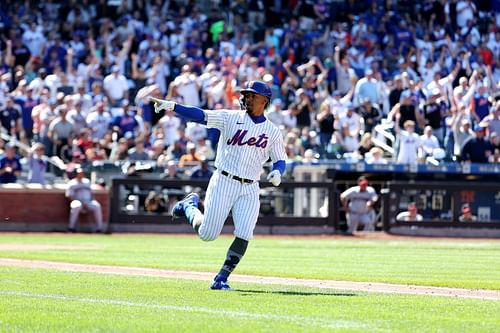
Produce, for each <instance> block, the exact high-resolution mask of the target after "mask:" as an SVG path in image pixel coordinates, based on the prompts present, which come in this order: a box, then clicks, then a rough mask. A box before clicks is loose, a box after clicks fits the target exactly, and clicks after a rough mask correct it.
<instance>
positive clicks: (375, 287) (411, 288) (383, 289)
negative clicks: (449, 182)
mask: <svg viewBox="0 0 500 333" xmlns="http://www.w3.org/2000/svg"><path fill="white" fill-rule="evenodd" d="M0 266H15V267H22V268H42V269H54V270H61V271H72V272H84V273H104V274H118V275H130V276H152V277H163V278H175V279H189V280H211V279H212V277H213V274H212V273H207V272H193V271H175V270H165V269H154V268H143V267H120V266H102V265H85V264H74V263H63V262H51V261H42V260H20V259H6V258H0ZM231 280H232V281H236V282H245V283H253V284H255V283H258V284H274V285H284V286H285V285H287V286H302V287H311V288H324V289H337V290H354V291H366V292H377V293H394V294H415V295H429V296H446V297H463V298H477V299H484V300H500V291H495V290H472V289H460V288H442V287H432V286H415V285H398V284H389V283H375V282H370V283H367V282H352V281H332V280H314V279H289V278H279V277H262V276H251V275H241V274H233V275H232V277H231Z"/></svg>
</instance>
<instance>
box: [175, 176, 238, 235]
mask: <svg viewBox="0 0 500 333" xmlns="http://www.w3.org/2000/svg"><path fill="white" fill-rule="evenodd" d="M238 185H240V184H239V183H238V182H237V181H235V180H233V179H229V178H227V177H225V176H222V175H219V173H217V172H216V173H214V175H213V176H212V178H211V179H210V182H209V184H208V188H207V193H206V195H205V214H202V213H201V212H200V211H199V209H198V208H197V207H193V206H192V205H190V206H189V207H186V210H185V212H186V217H187V218H188V220H190V221H191V225H192V226H193V228H194V229H195V230H197V231H198V236H200V238H201V239H202V240H204V241H212V240H215V239H216V238H217V237H219V235H220V233H221V231H222V227H223V226H224V223H225V222H226V219H227V216H228V215H229V212H230V210H231V207H232V206H233V203H234V201H235V200H236V198H237V197H238Z"/></svg>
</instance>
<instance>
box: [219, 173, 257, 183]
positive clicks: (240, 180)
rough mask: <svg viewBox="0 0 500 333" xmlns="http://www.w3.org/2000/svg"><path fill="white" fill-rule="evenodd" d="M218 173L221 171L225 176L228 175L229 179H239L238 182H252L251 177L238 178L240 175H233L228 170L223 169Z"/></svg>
mask: <svg viewBox="0 0 500 333" xmlns="http://www.w3.org/2000/svg"><path fill="white" fill-rule="evenodd" d="M220 173H221V174H222V175H223V176H226V177H229V178H231V179H234V180H237V181H239V182H240V183H243V184H251V183H253V180H251V179H245V178H240V177H238V176H234V175H232V174H230V173H229V172H226V171H224V170H221V172H220Z"/></svg>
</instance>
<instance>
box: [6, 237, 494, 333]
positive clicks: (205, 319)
mask: <svg viewBox="0 0 500 333" xmlns="http://www.w3.org/2000/svg"><path fill="white" fill-rule="evenodd" d="M231 241H232V238H231V237H221V238H220V239H219V240H217V241H215V242H212V243H203V242H201V241H200V240H198V239H197V238H196V237H195V236H194V235H193V236H163V235H151V236H150V235H112V236H94V235H62V234H56V235H35V234H25V235H23V234H0V257H1V258H19V259H41V260H49V261H61V262H70V263H91V264H100V265H119V266H138V267H152V268H164V269H180V270H190V271H209V272H214V274H215V273H216V272H217V271H218V269H219V268H220V265H221V263H222V260H223V258H224V256H225V252H226V250H227V247H228V246H229V244H230V242H231ZM23 248H24V249H23ZM237 273H238V274H253V275H264V276H280V277H301V278H315V279H334V280H350V281H370V282H389V283H402V284H419V285H428V286H446V287H459V288H471V289H494V290H500V242H499V241H495V240H481V241H478V240H470V241H464V240H456V241H453V240H445V241H443V240H438V239H429V240H374V239H358V238H328V237H318V238H312V237H308V238H287V237H277V238H273V237H259V236H257V237H256V239H255V240H253V241H252V242H251V243H250V247H249V250H248V252H247V255H246V256H245V258H244V259H243V261H242V262H241V264H240V265H239V267H238V269H237ZM208 286H209V282H207V281H194V280H185V279H167V278H158V277H139V276H116V275H109V274H98V273H76V272H65V271H55V270H49V269H34V268H18V267H8V266H0V332H275V333H277V332H330V331H338V332H346V331H348V332H438V331H439V332H498V331H499V330H500V315H499V313H500V301H492V300H478V299H466V298H458V297H456V298H452V297H437V296H420V295H401V294H379V293H367V292H356V291H342V290H331V289H329V290H326V289H319V288H304V287H294V286H280V285H257V284H246V283H234V284H232V286H233V288H235V289H236V291H233V292H217V291H211V290H209V289H208Z"/></svg>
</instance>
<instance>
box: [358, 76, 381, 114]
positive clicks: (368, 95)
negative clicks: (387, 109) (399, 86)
mask: <svg viewBox="0 0 500 333" xmlns="http://www.w3.org/2000/svg"><path fill="white" fill-rule="evenodd" d="M365 100H368V101H370V103H372V104H376V105H379V104H380V102H381V98H380V96H379V89H378V82H377V79H376V78H375V75H374V72H373V70H372V69H366V70H365V76H364V77H363V78H361V79H360V80H359V81H358V82H357V83H356V87H355V88H354V104H355V105H356V106H359V105H361V104H362V102H363V101H365Z"/></svg>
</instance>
